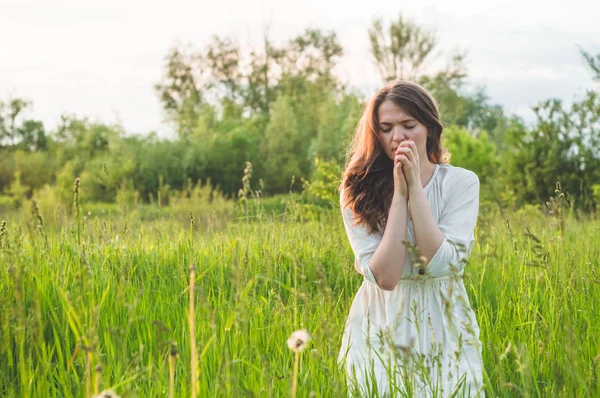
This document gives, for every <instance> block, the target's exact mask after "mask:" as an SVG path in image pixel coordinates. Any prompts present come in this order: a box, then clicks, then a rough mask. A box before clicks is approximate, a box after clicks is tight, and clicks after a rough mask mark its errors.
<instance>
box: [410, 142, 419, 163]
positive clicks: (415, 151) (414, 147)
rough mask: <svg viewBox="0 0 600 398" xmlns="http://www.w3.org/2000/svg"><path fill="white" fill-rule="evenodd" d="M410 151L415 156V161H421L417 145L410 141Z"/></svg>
mask: <svg viewBox="0 0 600 398" xmlns="http://www.w3.org/2000/svg"><path fill="white" fill-rule="evenodd" d="M410 149H411V150H412V153H413V154H414V155H415V159H419V151H417V144H415V142H414V141H412V140H411V141H410Z"/></svg>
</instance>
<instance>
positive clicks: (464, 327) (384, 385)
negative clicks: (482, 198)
mask: <svg viewBox="0 0 600 398" xmlns="http://www.w3.org/2000/svg"><path fill="white" fill-rule="evenodd" d="M424 191H425V196H426V197H427V200H428V201H429V205H430V208H431V211H432V214H433V217H434V219H435V220H436V222H437V225H438V227H439V228H440V231H441V232H442V233H443V235H444V241H443V243H442V245H441V246H440V248H439V249H438V251H437V252H436V253H435V255H434V256H433V258H432V259H431V261H430V262H429V264H427V265H426V266H425V272H424V273H422V274H421V273H419V269H420V268H418V267H419V265H418V264H417V263H416V262H415V261H413V258H414V256H412V255H409V250H407V256H406V261H405V263H404V272H403V274H402V278H401V280H400V282H399V283H398V285H397V286H396V288H395V289H394V290H392V291H386V290H382V289H381V288H380V287H379V285H377V282H376V280H375V277H374V275H373V273H372V272H371V269H370V268H369V261H370V259H371V256H372V255H373V253H374V252H375V250H376V249H377V246H378V245H379V243H380V241H381V234H379V233H376V234H369V233H368V232H367V229H366V228H365V227H364V226H362V225H356V226H352V223H353V222H354V213H353V211H352V210H351V209H349V208H345V207H344V206H343V200H342V199H343V192H342V195H340V206H341V209H342V216H343V220H344V225H345V228H346V233H347V235H348V239H349V241H350V245H351V246H352V250H353V251H354V255H355V260H356V262H355V266H356V268H357V271H358V272H359V273H361V274H362V275H363V276H364V281H363V283H362V285H361V286H360V288H359V289H358V291H357V293H356V296H355V297H354V301H353V302H352V306H351V308H350V313H349V315H348V319H347V321H346V325H345V329H344V334H343V337H342V345H341V348H340V352H339V357H338V362H339V363H340V365H344V364H345V367H346V372H347V384H348V388H349V392H350V394H351V395H352V396H356V395H359V396H392V397H396V396H414V397H447V396H452V394H453V393H456V392H458V393H457V394H456V395H455V396H457V397H463V396H469V397H472V396H480V397H483V396H484V393H483V391H481V390H482V384H483V381H482V369H483V361H482V357H481V349H482V347H481V342H480V340H479V326H478V325H477V320H476V318H475V314H474V313H473V310H472V309H471V306H470V303H469V299H468V297H467V292H466V290H465V286H464V284H463V280H462V274H463V269H464V266H465V262H466V259H467V257H468V255H469V254H470V253H471V250H472V248H473V244H474V242H475V236H474V229H475V225H476V222H477V216H478V211H479V178H478V177H477V175H476V174H475V173H473V172H472V171H469V170H466V169H463V168H461V167H456V166H451V165H449V164H438V165H436V167H435V170H434V173H433V176H432V178H431V179H430V181H429V182H428V183H427V185H426V186H425V187H424ZM408 216H409V219H408V235H407V240H408V241H409V242H411V243H412V244H413V245H414V244H415V238H414V234H413V223H412V220H411V216H410V200H409V212H408ZM452 242H454V243H452ZM398 244H402V243H400V242H398ZM357 263H358V264H357ZM413 263H414V265H413ZM421 268H423V267H421ZM421 272H423V271H421ZM375 391H377V393H375ZM478 394H479V395H478Z"/></svg>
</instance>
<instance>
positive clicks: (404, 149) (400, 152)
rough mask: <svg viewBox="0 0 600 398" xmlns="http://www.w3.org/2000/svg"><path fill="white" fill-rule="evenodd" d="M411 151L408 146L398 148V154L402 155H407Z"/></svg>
mask: <svg viewBox="0 0 600 398" xmlns="http://www.w3.org/2000/svg"><path fill="white" fill-rule="evenodd" d="M409 152H411V149H410V148H407V147H402V148H398V149H396V155H400V154H405V155H407V154H408V153H409Z"/></svg>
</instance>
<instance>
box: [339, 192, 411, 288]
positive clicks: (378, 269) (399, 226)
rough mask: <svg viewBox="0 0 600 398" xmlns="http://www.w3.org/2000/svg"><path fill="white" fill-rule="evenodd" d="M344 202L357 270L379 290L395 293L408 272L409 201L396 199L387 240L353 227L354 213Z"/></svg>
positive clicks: (345, 221)
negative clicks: (404, 243)
mask: <svg viewBox="0 0 600 398" xmlns="http://www.w3.org/2000/svg"><path fill="white" fill-rule="evenodd" d="M341 199H342V198H341V197H340V205H341V208H342V215H343V220H344V226H345V228H346V233H347V235H348V240H349V241H350V246H352V250H353V251H354V256H355V267H356V268H357V270H358V269H360V270H362V272H361V271H359V272H361V273H362V274H363V275H364V276H365V278H366V279H367V280H368V281H370V282H372V283H374V284H376V285H377V286H379V288H381V289H383V290H393V289H394V288H395V287H396V285H397V284H398V281H399V280H400V277H401V276H402V273H403V271H404V259H405V258H406V247H405V246H404V245H403V244H402V243H401V242H402V241H404V240H406V238H407V228H408V201H407V199H406V198H402V197H400V196H398V197H396V196H394V198H393V199H392V205H391V207H390V210H389V213H388V219H387V223H386V227H385V231H384V233H383V236H381V235H380V234H371V233H369V232H368V231H367V229H366V228H365V227H364V226H362V225H353V223H354V214H353V212H352V210H351V209H349V208H345V206H344V204H343V202H342V200H341ZM356 263H358V264H356Z"/></svg>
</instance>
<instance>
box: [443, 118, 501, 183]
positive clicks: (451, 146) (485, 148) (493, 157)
mask: <svg viewBox="0 0 600 398" xmlns="http://www.w3.org/2000/svg"><path fill="white" fill-rule="evenodd" d="M443 137H444V139H443V144H444V146H445V147H446V149H448V151H449V152H450V155H451V157H450V163H451V164H452V165H454V166H460V167H464V168H466V169H468V170H471V171H474V172H475V173H476V174H477V175H478V176H479V180H480V181H481V184H482V185H483V184H486V183H488V182H491V181H493V180H494V179H495V178H496V176H497V175H496V173H497V171H498V166H499V162H498V158H497V154H496V147H495V145H494V144H493V143H492V142H491V141H489V139H488V135H487V133H486V132H485V131H480V132H479V134H477V135H473V134H471V133H470V132H469V131H468V130H467V129H465V128H464V127H463V128H460V127H457V126H452V127H449V128H445V129H444V133H443Z"/></svg>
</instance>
